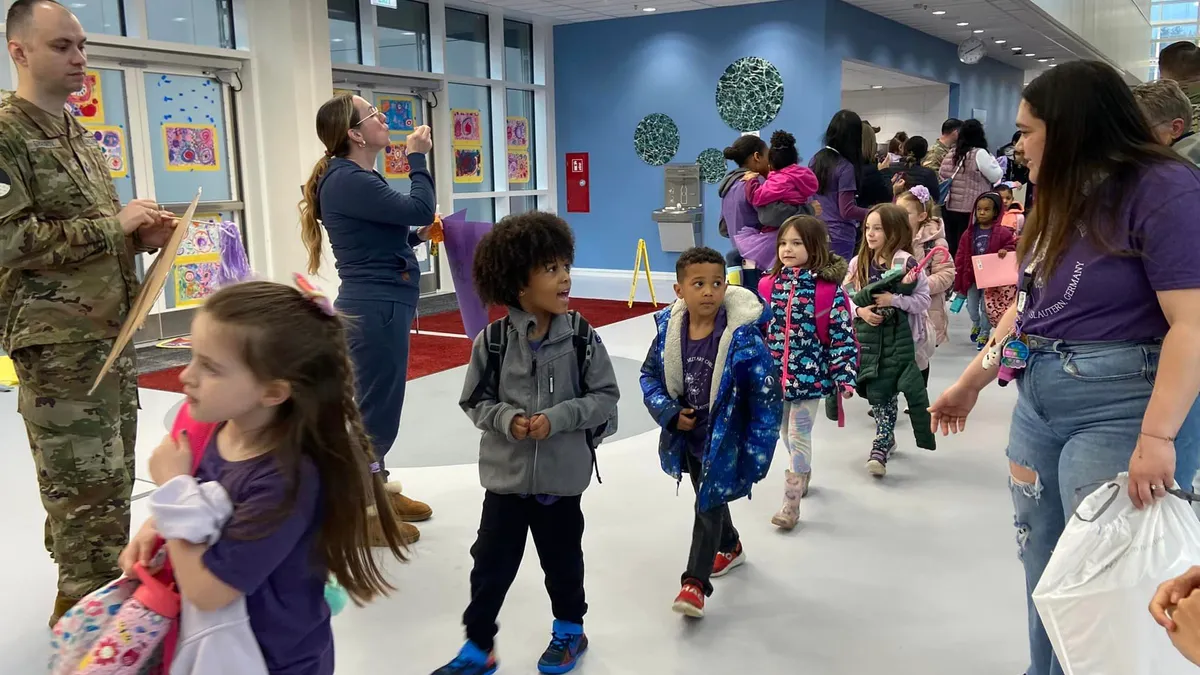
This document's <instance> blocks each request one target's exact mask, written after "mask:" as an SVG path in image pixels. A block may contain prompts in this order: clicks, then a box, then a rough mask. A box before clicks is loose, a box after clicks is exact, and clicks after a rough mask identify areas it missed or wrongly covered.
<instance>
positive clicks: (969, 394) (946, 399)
mask: <svg viewBox="0 0 1200 675" xmlns="http://www.w3.org/2000/svg"><path fill="white" fill-rule="evenodd" d="M977 401H979V390H977V389H975V388H973V387H971V386H969V385H966V384H963V383H962V382H955V383H954V385H953V386H951V387H950V388H949V389H947V390H946V391H944V392H942V395H941V396H939V397H938V398H937V400H936V401H934V402H933V405H931V406H929V414H930V415H931V416H932V422H931V423H930V427H931V429H932V431H933V433H935V434H936V433H938V432H939V431H940V432H941V433H942V435H943V436H949V435H950V434H958V433H962V432H963V431H964V430H965V429H966V428H967V415H970V414H971V410H973V409H974V408H975V403H976V402H977Z"/></svg>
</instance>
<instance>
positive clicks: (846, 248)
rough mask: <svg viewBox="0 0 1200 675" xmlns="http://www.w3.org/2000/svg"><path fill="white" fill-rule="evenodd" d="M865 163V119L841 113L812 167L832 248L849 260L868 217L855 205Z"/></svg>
mask: <svg viewBox="0 0 1200 675" xmlns="http://www.w3.org/2000/svg"><path fill="white" fill-rule="evenodd" d="M862 163H863V156H862V119H861V118H859V116H858V114H857V113H855V112H853V111H851V110H841V111H839V112H838V113H837V114H836V115H834V116H833V119H831V120H830V121H829V127H828V128H827V129H826V130H825V147H824V148H822V149H821V150H820V151H818V152H817V154H815V155H813V158H812V161H811V162H809V167H810V168H811V169H812V170H813V173H815V174H817V182H818V185H819V187H818V189H817V197H816V200H817V203H818V204H819V205H820V217H821V220H824V221H825V224H826V225H828V226H829V240H830V248H831V249H832V250H833V252H834V253H835V254H837V255H839V256H841V257H843V258H845V259H847V260H849V259H850V258H853V257H854V249H855V245H856V244H857V242H858V228H859V224H860V223H861V222H862V220H863V218H866V217H867V210H866V209H864V208H862V207H861V206H858V205H857V204H855V203H854V197H855V195H856V194H857V192H858V181H859V173H860V171H861V169H860V167H861V166H862Z"/></svg>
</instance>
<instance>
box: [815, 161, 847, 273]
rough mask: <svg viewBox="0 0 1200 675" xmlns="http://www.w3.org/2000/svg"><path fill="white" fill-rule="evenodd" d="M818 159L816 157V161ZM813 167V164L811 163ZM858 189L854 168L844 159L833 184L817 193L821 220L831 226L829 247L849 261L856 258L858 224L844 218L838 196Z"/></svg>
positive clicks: (835, 174)
mask: <svg viewBox="0 0 1200 675" xmlns="http://www.w3.org/2000/svg"><path fill="white" fill-rule="evenodd" d="M815 159H816V158H815V157H814V160H815ZM809 165H810V166H811V165H812V162H809ZM857 189H858V186H857V184H856V183H855V179H854V166H853V165H851V164H850V162H849V161H847V160H845V159H842V160H840V161H839V162H838V165H837V168H836V169H834V170H833V180H832V181H831V184H829V185H826V186H825V190H824V191H822V192H818V193H817V201H818V202H820V204H821V220H823V221H825V224H826V225H828V226H829V245H830V248H831V249H832V250H833V252H834V253H836V254H838V255H840V256H842V257H843V258H845V259H847V260H849V259H850V258H852V257H853V256H854V241H855V239H856V237H857V233H858V223H857V222H855V221H853V220H847V219H846V218H843V217H842V207H841V204H839V203H838V195H839V194H841V193H842V192H851V193H853V192H855V191H856V190H857Z"/></svg>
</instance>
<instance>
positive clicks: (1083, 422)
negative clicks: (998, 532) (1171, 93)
mask: <svg viewBox="0 0 1200 675" xmlns="http://www.w3.org/2000/svg"><path fill="white" fill-rule="evenodd" d="M1017 127H1018V128H1019V129H1020V130H1021V133H1022V139H1021V141H1020V143H1019V144H1018V149H1023V150H1024V153H1025V156H1026V158H1027V159H1028V164H1029V172H1030V174H1029V175H1030V180H1031V181H1032V182H1034V183H1036V184H1037V187H1038V203H1037V207H1036V208H1035V209H1034V210H1033V212H1032V214H1031V215H1030V217H1029V220H1028V221H1027V223H1026V226H1025V231H1024V233H1023V235H1022V237H1021V243H1020V248H1019V250H1018V254H1019V255H1020V259H1021V260H1023V261H1024V265H1023V269H1024V270H1025V272H1024V274H1023V276H1022V283H1021V288H1022V291H1023V293H1024V294H1026V297H1025V299H1024V301H1022V300H1020V299H1019V300H1018V301H1017V303H1016V304H1015V305H1014V306H1013V307H1012V308H1010V309H1009V311H1008V313H1007V314H1006V315H1005V317H1004V319H1003V320H1002V321H1001V322H1000V324H999V326H998V327H997V329H996V331H995V333H994V334H993V340H992V342H991V343H990V344H989V346H994V345H997V344H1003V342H1002V341H1007V340H1008V339H1009V336H1012V335H1014V334H1015V335H1019V336H1021V338H1022V340H1023V342H1024V343H1025V344H1026V345H1027V346H1028V348H1029V352H1030V353H1029V356H1028V359H1027V364H1026V365H1025V367H1024V368H1023V369H1021V370H1018V371H1017V373H1018V374H1017V378H1018V379H1017V383H1018V392H1019V394H1018V398H1017V405H1016V409H1015V410H1014V412H1013V418H1012V426H1011V429H1010V434H1009V445H1008V457H1009V460H1010V469H1011V473H1012V494H1013V503H1014V506H1015V507H1016V525H1017V530H1018V542H1019V545H1020V547H1021V551H1020V553H1021V560H1022V563H1023V564H1024V566H1025V579H1026V590H1027V592H1028V591H1029V590H1032V589H1033V588H1035V587H1036V586H1037V584H1038V581H1039V580H1040V579H1041V575H1042V572H1043V571H1044V570H1045V568H1046V564H1047V562H1048V561H1049V560H1050V553H1051V551H1053V550H1054V547H1055V545H1056V544H1057V542H1058V538H1059V536H1060V535H1061V534H1062V531H1063V528H1064V526H1065V523H1066V522H1067V520H1068V519H1069V518H1070V516H1071V513H1072V512H1073V511H1074V509H1075V507H1076V505H1077V503H1078V502H1079V501H1080V500H1081V499H1082V498H1083V497H1085V496H1087V495H1088V494H1090V493H1091V492H1093V491H1095V490H1096V489H1097V488H1098V487H1101V486H1103V485H1104V484H1105V483H1106V482H1108V481H1111V480H1112V479H1113V477H1114V476H1116V475H1117V474H1118V473H1121V472H1123V471H1128V472H1129V481H1128V484H1129V488H1128V493H1129V497H1130V498H1131V500H1132V502H1133V503H1134V505H1135V506H1138V507H1139V508H1140V507H1142V506H1145V505H1147V504H1149V503H1151V502H1153V501H1155V500H1158V499H1162V498H1163V497H1165V496H1166V494H1167V493H1166V489H1167V488H1169V487H1171V485H1172V484H1173V483H1175V482H1178V483H1179V484H1180V485H1182V486H1183V487H1184V488H1185V489H1191V487H1192V479H1193V478H1194V476H1195V475H1196V470H1197V465H1198V463H1200V462H1198V452H1197V448H1198V447H1200V414H1192V410H1193V407H1194V403H1195V401H1196V395H1197V392H1198V391H1200V346H1198V345H1200V266H1198V265H1197V264H1196V259H1195V258H1196V256H1195V251H1196V242H1197V241H1200V220H1197V219H1196V217H1195V214H1196V213H1197V212H1200V171H1198V170H1197V169H1196V168H1195V167H1193V166H1191V165H1190V164H1188V163H1186V162H1184V161H1183V160H1182V159H1181V158H1179V157H1178V156H1176V155H1175V154H1173V153H1171V152H1170V151H1169V150H1166V149H1163V148H1161V147H1160V146H1158V145H1156V143H1155V141H1154V137H1153V135H1152V134H1151V132H1150V129H1149V127H1148V126H1147V124H1146V122H1145V120H1144V119H1143V118H1142V115H1141V113H1140V112H1139V110H1138V107H1137V104H1136V103H1135V102H1134V99H1133V95H1132V94H1131V93H1130V91H1129V88H1128V86H1126V84H1125V83H1124V82H1123V81H1122V80H1121V76H1120V75H1118V74H1117V72H1116V71H1115V70H1113V69H1112V68H1111V67H1109V66H1108V65H1106V64H1103V63H1100V62H1096V61H1077V62H1074V63H1065V64H1063V65H1061V66H1059V67H1057V68H1055V69H1052V70H1049V71H1047V72H1045V73H1044V74H1042V75H1041V76H1039V77H1038V78H1037V79H1035V80H1034V81H1033V82H1032V83H1031V84H1030V85H1029V86H1028V87H1026V89H1025V92H1024V95H1023V100H1022V101H1021V107H1020V110H1019V111H1018V114H1017ZM1018 308H1020V309H1019V310H1018ZM987 353H988V352H987V351H985V352H984V353H983V354H980V356H979V357H978V358H976V359H975V361H974V362H973V363H972V364H971V365H970V366H969V367H968V368H967V370H966V372H964V373H963V375H962V377H960V378H959V380H958V382H957V383H955V384H954V385H953V386H952V387H950V388H949V389H947V390H946V392H945V393H944V394H942V396H941V397H940V398H939V399H938V400H937V401H936V402H935V403H934V404H933V406H932V408H931V411H932V413H933V424H934V427H935V428H940V429H941V431H942V433H944V434H945V433H957V432H960V431H962V430H963V429H964V428H965V425H966V420H967V416H968V415H969V414H970V412H971V410H972V408H974V406H975V403H976V401H977V400H978V397H979V392H980V391H981V390H982V389H983V388H984V387H985V386H987V385H988V384H989V383H990V382H991V381H992V380H993V379H995V377H996V373H997V370H996V368H994V367H993V368H990V369H988V368H984V366H983V363H984V356H985V355H986V354H987ZM1009 365H1019V364H1011V363H1010V364H1009ZM1147 602H1149V598H1147ZM1029 648H1030V659H1031V664H1030V666H1029V670H1028V671H1027V673H1028V675H1058V674H1060V673H1062V672H1063V671H1062V668H1061V666H1059V664H1058V662H1057V660H1056V659H1055V656H1054V652H1053V650H1052V648H1051V645H1050V640H1049V638H1048V637H1047V635H1046V630H1045V628H1044V627H1043V625H1042V623H1041V621H1040V619H1039V617H1038V614H1037V612H1036V611H1035V610H1034V607H1033V605H1032V602H1030V605H1029Z"/></svg>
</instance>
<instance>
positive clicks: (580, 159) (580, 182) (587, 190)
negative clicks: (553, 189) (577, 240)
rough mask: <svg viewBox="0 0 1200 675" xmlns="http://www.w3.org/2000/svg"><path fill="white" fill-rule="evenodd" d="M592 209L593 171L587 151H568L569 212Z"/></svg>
mask: <svg viewBox="0 0 1200 675" xmlns="http://www.w3.org/2000/svg"><path fill="white" fill-rule="evenodd" d="M591 210H592V185H591V171H590V169H589V167H588V154H587V153H586V152H568V153H567V213H588V212H589V211H591Z"/></svg>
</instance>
